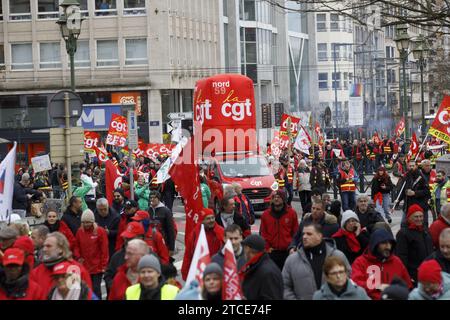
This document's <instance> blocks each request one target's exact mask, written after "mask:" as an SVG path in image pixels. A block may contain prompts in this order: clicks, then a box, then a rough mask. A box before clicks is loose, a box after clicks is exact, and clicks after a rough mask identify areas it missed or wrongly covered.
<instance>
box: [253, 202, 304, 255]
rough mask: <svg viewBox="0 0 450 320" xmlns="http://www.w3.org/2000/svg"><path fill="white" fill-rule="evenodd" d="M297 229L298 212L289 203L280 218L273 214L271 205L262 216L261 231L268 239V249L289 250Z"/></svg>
mask: <svg viewBox="0 0 450 320" xmlns="http://www.w3.org/2000/svg"><path fill="white" fill-rule="evenodd" d="M297 229H298V217H297V213H296V212H295V210H294V209H292V207H290V206H288V205H286V212H285V213H284V214H283V215H282V216H281V217H280V218H276V217H275V216H274V215H273V213H272V208H270V207H269V208H268V209H266V210H265V211H264V213H263V214H262V216H261V226H260V229H259V233H260V234H261V236H262V237H263V238H264V240H266V250H268V249H270V248H272V249H274V250H287V248H288V247H289V244H290V243H291V241H292V238H293V237H294V235H295V233H296V232H297Z"/></svg>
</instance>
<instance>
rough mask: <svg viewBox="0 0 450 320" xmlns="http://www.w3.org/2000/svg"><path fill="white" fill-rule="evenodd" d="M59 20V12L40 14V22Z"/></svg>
mask: <svg viewBox="0 0 450 320" xmlns="http://www.w3.org/2000/svg"><path fill="white" fill-rule="evenodd" d="M58 18H59V11H48V12H38V19H39V20H51V19H58Z"/></svg>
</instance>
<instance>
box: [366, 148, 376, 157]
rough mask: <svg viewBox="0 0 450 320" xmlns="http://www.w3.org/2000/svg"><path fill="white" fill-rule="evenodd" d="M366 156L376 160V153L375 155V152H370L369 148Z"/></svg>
mask: <svg viewBox="0 0 450 320" xmlns="http://www.w3.org/2000/svg"><path fill="white" fill-rule="evenodd" d="M372 150H373V149H372ZM366 156H367V157H368V158H369V159H370V160H375V153H374V152H373V151H370V149H369V148H367V151H366Z"/></svg>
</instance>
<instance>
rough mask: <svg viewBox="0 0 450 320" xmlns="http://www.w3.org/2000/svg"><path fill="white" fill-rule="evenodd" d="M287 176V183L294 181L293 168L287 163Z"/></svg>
mask: <svg viewBox="0 0 450 320" xmlns="http://www.w3.org/2000/svg"><path fill="white" fill-rule="evenodd" d="M287 178H288V183H289V184H293V183H294V169H293V168H292V166H291V165H288V170H287Z"/></svg>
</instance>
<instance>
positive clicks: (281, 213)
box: [270, 203, 286, 219]
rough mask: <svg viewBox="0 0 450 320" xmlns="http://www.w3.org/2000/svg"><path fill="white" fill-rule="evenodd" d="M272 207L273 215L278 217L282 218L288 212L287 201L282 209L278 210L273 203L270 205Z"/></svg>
mask: <svg viewBox="0 0 450 320" xmlns="http://www.w3.org/2000/svg"><path fill="white" fill-rule="evenodd" d="M270 207H271V209H272V210H271V213H272V215H273V216H274V217H275V218H277V219H280V218H281V216H282V215H283V214H284V213H285V212H286V203H284V204H283V207H282V208H281V209H280V210H277V209H276V208H275V206H274V205H273V203H272V204H271V205H270Z"/></svg>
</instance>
